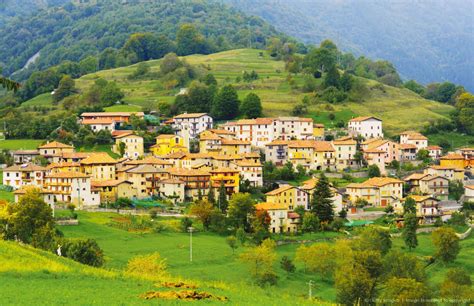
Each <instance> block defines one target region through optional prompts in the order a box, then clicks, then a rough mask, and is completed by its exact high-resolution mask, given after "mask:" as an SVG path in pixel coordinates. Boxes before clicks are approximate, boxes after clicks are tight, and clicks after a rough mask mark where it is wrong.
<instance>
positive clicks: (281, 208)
mask: <svg viewBox="0 0 474 306" xmlns="http://www.w3.org/2000/svg"><path fill="white" fill-rule="evenodd" d="M255 209H256V210H257V211H266V212H267V214H268V215H269V216H270V226H269V228H268V230H269V231H270V232H271V233H296V232H297V231H298V224H299V221H300V216H299V215H298V214H297V213H295V212H291V211H289V210H288V207H287V206H286V205H284V204H279V203H269V202H263V203H258V204H257V205H255Z"/></svg>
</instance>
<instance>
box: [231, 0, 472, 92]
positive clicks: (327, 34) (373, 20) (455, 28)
mask: <svg viewBox="0 0 474 306" xmlns="http://www.w3.org/2000/svg"><path fill="white" fill-rule="evenodd" d="M222 1H223V2H225V3H229V4H232V5H233V6H234V7H236V8H239V9H241V10H242V11H243V12H246V13H248V14H253V15H256V16H260V17H262V18H263V19H265V20H266V21H267V22H269V23H271V24H272V25H274V26H275V27H276V28H277V29H278V30H281V31H283V32H285V33H286V34H288V35H291V36H293V37H295V38H298V39H301V40H302V41H303V42H305V43H311V44H319V43H320V42H321V41H323V40H324V39H327V38H330V39H331V40H333V41H334V42H335V43H336V44H337V45H338V46H339V47H340V48H341V49H342V50H344V51H346V52H352V53H354V54H355V55H356V56H361V55H364V56H367V57H369V58H373V59H379V58H382V59H386V60H389V61H390V62H392V63H393V64H394V65H395V67H396V68H397V70H398V71H399V72H400V74H401V75H402V77H403V78H405V79H415V80H417V81H419V82H421V83H424V84H427V83H430V82H435V81H444V80H447V81H451V82H454V83H458V84H461V85H463V86H465V87H466V88H467V89H469V90H471V91H472V90H474V75H473V71H474V66H473V65H474V63H473V61H472V55H473V54H474V50H473V46H474V36H473V35H472V33H474V23H473V22H472V19H473V15H472V14H473V12H474V6H473V2H472V1H461V0H455V1H368V0H362V1H360V0H347V1H332V0H292V1H281V0H222Z"/></svg>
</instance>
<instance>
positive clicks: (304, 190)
mask: <svg viewBox="0 0 474 306" xmlns="http://www.w3.org/2000/svg"><path fill="white" fill-rule="evenodd" d="M134 117H136V118H138V119H143V118H144V114H143V113H140V112H137V113H124V112H117V113H84V114H82V115H81V124H83V125H88V126H90V127H91V129H92V130H93V131H101V130H109V131H110V132H111V134H112V136H113V138H114V140H115V143H114V144H113V146H112V151H113V152H115V153H117V154H118V155H119V156H121V157H120V158H119V159H114V158H112V157H111V156H109V155H108V154H106V153H97V152H88V153H85V152H76V151H75V149H74V147H72V146H70V145H67V144H62V143H59V142H50V143H47V144H44V145H42V146H40V147H39V148H38V149H37V150H29V151H17V152H13V157H14V162H15V165H14V166H11V167H8V168H5V169H4V173H3V184H4V185H9V186H12V187H13V188H14V189H15V196H16V198H17V199H18V198H19V197H21V196H22V194H24V193H25V188H26V187H28V186H34V187H37V188H39V189H40V190H41V192H42V194H44V197H45V201H46V202H48V203H50V204H54V203H57V202H64V203H73V204H75V205H77V206H81V207H83V206H98V205H99V204H100V203H111V202H114V201H116V200H117V199H118V198H119V197H128V198H132V199H143V198H150V197H153V196H158V197H160V198H164V199H170V200H172V201H174V202H175V203H176V202H184V201H192V200H195V199H196V198H197V197H206V196H207V195H208V193H209V192H211V191H216V192H217V190H221V189H222V188H223V189H225V191H226V193H227V195H229V196H230V195H232V194H233V193H237V192H239V186H240V183H241V181H242V180H245V181H248V183H249V184H250V185H251V186H254V187H261V186H263V183H264V182H263V165H262V162H261V159H263V158H264V159H265V161H267V162H273V164H275V165H276V166H282V165H285V164H287V163H291V164H292V165H293V166H294V167H295V168H296V167H299V168H301V167H303V168H304V169H305V170H307V171H309V170H314V171H347V170H348V169H358V168H360V167H362V165H363V164H364V163H365V164H367V165H377V166H378V168H379V169H380V171H381V174H382V175H384V176H383V177H375V178H370V179H368V180H366V181H365V182H363V183H352V184H349V185H348V186H347V187H346V188H345V189H344V190H338V189H335V188H333V195H334V198H333V200H334V204H335V208H334V209H335V211H336V212H338V211H340V210H341V209H342V208H351V207H355V205H356V203H360V202H362V203H368V204H369V205H373V206H378V207H386V206H392V207H394V208H395V210H399V209H400V207H402V206H401V203H402V202H403V201H404V198H405V196H406V195H407V194H410V195H411V196H412V197H413V198H414V199H415V200H416V202H417V206H418V208H419V216H420V218H421V219H422V220H424V221H425V222H431V221H432V220H433V218H434V217H438V216H440V215H441V210H440V209H439V203H440V201H443V200H446V199H447V198H448V194H449V182H450V181H452V180H459V181H465V171H466V170H467V169H470V168H472V166H474V149H460V150H458V151H456V152H452V153H450V154H448V155H446V156H443V155H442V150H441V148H440V147H437V146H429V145H428V139H427V138H426V137H425V136H423V135H422V134H420V133H418V132H415V131H406V132H403V133H401V134H400V141H399V142H395V141H393V140H389V139H384V138H383V131H382V121H381V120H380V119H377V118H375V117H357V118H353V119H351V120H350V121H349V123H348V129H347V136H344V137H340V138H337V139H335V140H331V141H326V140H325V130H324V125H321V124H315V123H314V122H313V120H312V119H310V118H299V117H278V118H256V119H242V120H237V121H232V122H227V123H224V124H222V125H220V126H219V127H215V126H214V122H213V119H212V117H210V116H209V115H208V114H206V113H193V114H181V115H178V116H175V117H173V118H171V119H170V120H168V121H166V122H165V123H164V124H167V125H169V126H170V127H171V128H172V130H173V133H172V134H162V135H159V136H157V137H156V143H155V144H154V145H153V146H151V147H150V148H149V150H148V151H149V152H145V149H144V140H143V137H141V136H139V135H137V134H135V133H134V132H133V131H132V130H127V129H124V127H125V126H127V125H129V123H130V122H131V120H133V118H134ZM191 143H194V146H196V145H197V146H198V148H199V150H198V151H199V152H198V153H192V152H191V151H190V149H191V147H192V146H191ZM420 150H426V151H428V153H429V156H430V157H431V158H432V159H433V160H435V161H439V162H437V165H433V166H430V167H428V168H426V169H424V170H423V172H420V173H418V172H416V173H412V174H410V175H409V176H407V177H406V178H404V179H403V180H402V179H397V178H392V177H386V176H385V175H386V174H387V171H386V166H387V165H388V164H390V163H392V162H393V161H398V162H401V163H403V162H410V161H414V160H415V159H416V158H417V153H418V152H419V151H420ZM38 156H42V157H44V158H46V159H47V160H48V161H49V165H48V166H47V167H42V166H38V165H36V164H34V160H35V158H36V157H38ZM316 182H317V179H314V178H313V179H310V180H308V181H306V182H303V183H302V184H301V185H300V186H290V185H286V184H281V185H280V187H279V188H277V189H276V190H273V191H271V192H269V193H267V194H266V201H265V202H264V203H259V204H257V206H256V208H257V210H265V211H268V213H269V215H270V217H271V226H270V230H271V231H272V232H294V231H296V229H297V226H298V224H299V222H300V221H301V220H299V216H298V214H297V213H295V209H296V208H297V207H298V206H301V207H304V208H305V209H310V203H311V196H312V193H313V190H314V188H315V186H316ZM465 199H467V200H469V199H471V200H474V187H473V186H471V185H469V184H466V195H465Z"/></svg>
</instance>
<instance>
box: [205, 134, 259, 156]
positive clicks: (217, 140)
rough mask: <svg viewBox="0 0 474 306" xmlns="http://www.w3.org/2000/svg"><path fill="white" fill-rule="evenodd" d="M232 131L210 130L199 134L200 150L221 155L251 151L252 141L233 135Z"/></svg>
mask: <svg viewBox="0 0 474 306" xmlns="http://www.w3.org/2000/svg"><path fill="white" fill-rule="evenodd" d="M233 135H234V134H233V133H232V132H228V131H221V130H208V131H204V132H202V133H201V134H200V135H199V152H200V153H208V154H220V155H235V154H246V153H250V151H251V147H250V141H245V140H239V139H236V138H234V137H233Z"/></svg>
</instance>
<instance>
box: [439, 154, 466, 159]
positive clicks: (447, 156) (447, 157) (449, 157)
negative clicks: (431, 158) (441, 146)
mask: <svg viewBox="0 0 474 306" xmlns="http://www.w3.org/2000/svg"><path fill="white" fill-rule="evenodd" d="M440 159H442V160H446V159H447V160H457V159H462V160H464V156H462V155H461V154H456V153H451V154H448V155H445V156H441V157H440Z"/></svg>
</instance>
